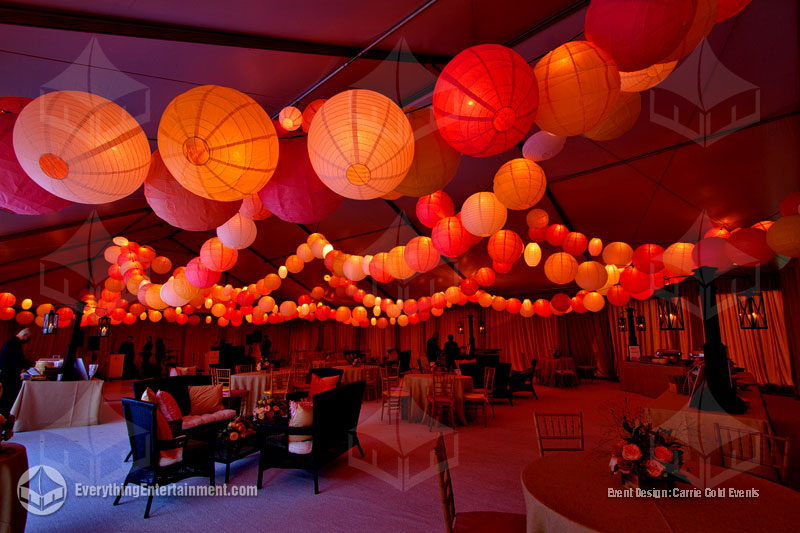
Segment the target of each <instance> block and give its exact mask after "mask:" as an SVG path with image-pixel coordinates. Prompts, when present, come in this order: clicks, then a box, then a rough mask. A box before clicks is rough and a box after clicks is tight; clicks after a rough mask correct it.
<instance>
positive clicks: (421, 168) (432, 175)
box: [394, 107, 461, 198]
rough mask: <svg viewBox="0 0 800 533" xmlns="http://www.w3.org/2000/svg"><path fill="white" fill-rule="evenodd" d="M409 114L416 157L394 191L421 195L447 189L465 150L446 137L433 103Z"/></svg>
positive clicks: (416, 196)
mask: <svg viewBox="0 0 800 533" xmlns="http://www.w3.org/2000/svg"><path fill="white" fill-rule="evenodd" d="M406 116H407V117H408V122H409V123H410V124H411V129H413V130H414V159H413V161H412V162H411V168H409V169H408V174H406V177H405V178H403V181H402V182H401V183H400V185H398V186H397V188H396V189H395V190H394V192H396V193H398V194H401V195H403V196H411V197H414V198H419V197H420V196H425V195H426V194H431V193H432V192H434V191H438V190H440V189H444V188H445V186H447V184H448V183H450V181H452V179H453V178H454V177H455V175H456V171H457V170H458V165H459V163H460V162H461V154H460V153H459V152H458V150H456V149H455V148H453V147H452V146H450V145H449V144H447V141H445V140H444V138H442V136H441V134H440V133H439V128H438V127H437V126H436V119H435V118H434V116H433V110H432V109H431V108H430V107H423V108H421V109H418V110H416V111H412V112H411V113H409V114H408V115H406Z"/></svg>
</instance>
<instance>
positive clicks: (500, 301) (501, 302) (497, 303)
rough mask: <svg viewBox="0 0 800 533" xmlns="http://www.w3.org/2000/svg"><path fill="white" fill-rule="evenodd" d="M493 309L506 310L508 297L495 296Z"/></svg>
mask: <svg viewBox="0 0 800 533" xmlns="http://www.w3.org/2000/svg"><path fill="white" fill-rule="evenodd" d="M492 309H494V310H495V311H498V312H499V311H505V309H506V299H505V298H503V297H502V296H495V297H494V298H492Z"/></svg>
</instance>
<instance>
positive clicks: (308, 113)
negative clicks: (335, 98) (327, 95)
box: [302, 98, 326, 133]
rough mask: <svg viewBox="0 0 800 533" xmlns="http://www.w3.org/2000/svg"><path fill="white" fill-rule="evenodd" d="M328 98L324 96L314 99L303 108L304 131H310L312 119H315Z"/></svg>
mask: <svg viewBox="0 0 800 533" xmlns="http://www.w3.org/2000/svg"><path fill="white" fill-rule="evenodd" d="M325 102H326V100H325V99H324V98H320V99H319V100H314V101H313V102H311V103H310V104H308V105H307V106H306V108H305V109H303V124H302V126H303V131H304V132H306V133H308V128H310V127H311V121H312V120H313V119H314V116H315V115H316V114H317V111H319V109H320V108H321V107H322V104H324V103H325Z"/></svg>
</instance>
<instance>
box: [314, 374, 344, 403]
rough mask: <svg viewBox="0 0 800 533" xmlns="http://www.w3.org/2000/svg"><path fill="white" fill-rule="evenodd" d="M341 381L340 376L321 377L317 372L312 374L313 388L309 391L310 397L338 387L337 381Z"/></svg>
mask: <svg viewBox="0 0 800 533" xmlns="http://www.w3.org/2000/svg"><path fill="white" fill-rule="evenodd" d="M338 381H339V376H329V377H327V378H321V377H319V376H318V375H316V374H311V388H310V389H309V391H308V397H309V398H313V397H314V395H316V394H319V393H320V392H325V391H329V390H333V389H335V388H336V383H337V382H338Z"/></svg>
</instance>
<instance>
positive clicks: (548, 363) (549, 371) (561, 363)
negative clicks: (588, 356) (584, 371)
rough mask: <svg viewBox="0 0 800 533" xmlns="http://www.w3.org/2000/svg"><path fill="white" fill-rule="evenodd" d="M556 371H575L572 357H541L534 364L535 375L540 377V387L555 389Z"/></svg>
mask: <svg viewBox="0 0 800 533" xmlns="http://www.w3.org/2000/svg"><path fill="white" fill-rule="evenodd" d="M556 370H572V371H573V372H574V371H575V360H574V359H573V358H572V357H541V358H539V362H538V363H536V373H537V374H539V376H541V380H542V381H541V383H542V385H549V386H551V387H555V385H556Z"/></svg>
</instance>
